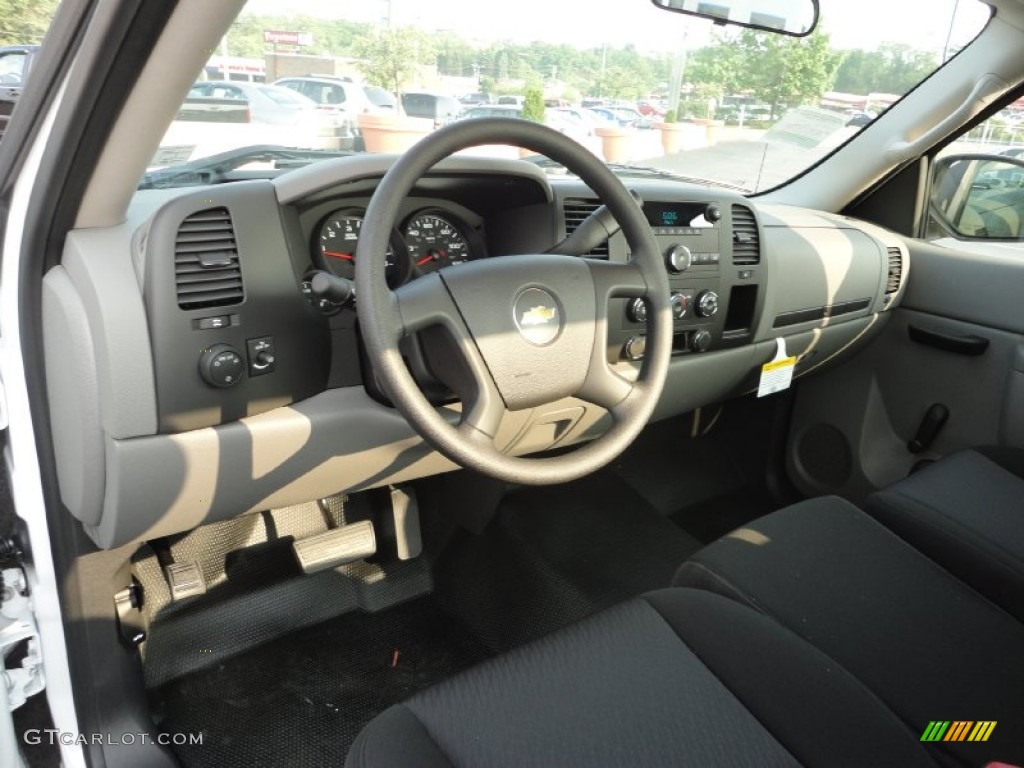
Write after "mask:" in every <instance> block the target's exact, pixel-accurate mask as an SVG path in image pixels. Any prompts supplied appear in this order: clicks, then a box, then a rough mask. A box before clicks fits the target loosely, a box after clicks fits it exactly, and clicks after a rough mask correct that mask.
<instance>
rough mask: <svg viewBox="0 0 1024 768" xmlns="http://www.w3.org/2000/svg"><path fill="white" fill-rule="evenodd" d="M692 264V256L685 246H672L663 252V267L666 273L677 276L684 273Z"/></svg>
mask: <svg viewBox="0 0 1024 768" xmlns="http://www.w3.org/2000/svg"><path fill="white" fill-rule="evenodd" d="M691 264H693V254H691V253H690V249H689V248H687V247H686V246H685V245H673V246H672V247H671V248H669V249H668V250H667V251H666V252H665V266H667V267H668V271H669V272H671V273H673V274H675V275H678V274H679V273H680V272H685V271H686V270H688V269H689V268H690V265H691Z"/></svg>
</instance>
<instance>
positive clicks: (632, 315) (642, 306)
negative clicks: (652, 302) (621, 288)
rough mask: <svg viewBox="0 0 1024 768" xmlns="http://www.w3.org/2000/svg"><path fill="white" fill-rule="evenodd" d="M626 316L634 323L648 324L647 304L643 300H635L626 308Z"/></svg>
mask: <svg viewBox="0 0 1024 768" xmlns="http://www.w3.org/2000/svg"><path fill="white" fill-rule="evenodd" d="M626 316H627V317H628V318H629V319H630V320H632V321H633V322H634V323H646V322H647V302H646V301H644V300H643V299H633V300H632V301H631V302H629V304H628V305H627V306H626Z"/></svg>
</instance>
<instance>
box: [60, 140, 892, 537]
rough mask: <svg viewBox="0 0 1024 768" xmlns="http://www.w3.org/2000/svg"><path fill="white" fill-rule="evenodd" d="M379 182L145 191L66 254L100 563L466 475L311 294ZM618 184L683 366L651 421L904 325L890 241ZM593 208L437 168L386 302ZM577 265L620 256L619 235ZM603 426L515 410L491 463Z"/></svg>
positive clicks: (457, 168)
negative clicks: (648, 253) (455, 472)
mask: <svg viewBox="0 0 1024 768" xmlns="http://www.w3.org/2000/svg"><path fill="white" fill-rule="evenodd" d="M389 162H390V161H389V160H388V159H387V158H386V157H382V156H372V155H366V156H355V157H351V158H340V159H337V160H328V161H324V162H320V163H316V164H313V165H310V166H307V167H305V168H302V169H299V170H295V171H291V172H289V173H287V174H284V175H282V176H280V177H278V178H275V179H273V180H266V179H263V180H250V181H241V182H234V183H231V184H224V185H219V186H216V187H207V188H193V189H173V190H152V191H145V192H140V193H138V194H137V196H136V200H135V202H134V204H133V206H132V210H131V215H130V217H129V219H128V221H126V222H125V223H124V224H123V225H120V226H118V227H112V228H109V229H107V230H82V231H73V232H71V233H70V234H69V237H68V240H67V244H66V248H65V254H64V259H63V262H62V264H61V265H60V266H58V267H55V268H54V269H53V270H51V272H50V273H48V274H47V276H46V278H45V280H44V301H43V315H44V334H45V336H46V345H45V347H46V350H47V370H48V371H58V370H59V371H62V372H63V373H64V374H70V375H61V376H51V377H49V380H48V388H49V398H50V405H51V410H52V413H53V432H54V443H55V445H56V446H57V453H58V456H57V466H58V478H59V483H60V489H61V495H62V500H63V502H64V504H65V506H67V507H68V509H69V510H70V511H71V512H72V513H73V514H74V515H75V516H76V517H78V518H79V519H80V520H81V521H82V522H83V524H84V526H85V529H86V531H87V532H88V533H89V534H90V535H91V536H92V537H93V539H94V540H95V541H96V543H97V544H99V545H100V546H103V547H111V546H119V545H122V544H125V543H128V542H133V541H140V540H144V539H146V538H152V537H154V536H159V535H167V534H170V533H177V532H181V531H185V530H188V529H190V528H192V527H194V526H195V525H198V524H202V523H204V522H212V521H215V520H219V519H224V518H226V517H230V516H234V515H237V514H241V513H244V512H248V511H255V510H260V509H266V508H269V507H274V506H283V505H287V504H293V503H300V502H305V501H309V500H310V499H316V498H322V497H324V496H328V495H330V494H333V493H337V492H339V491H352V490H358V489H363V488H370V487H377V486H381V485H388V484H392V483H400V482H403V481H406V480H410V479H413V478H416V477H422V476H426V475H430V474H436V473H439V472H444V471H449V470H451V469H454V468H455V467H454V465H453V464H451V462H449V461H448V460H447V459H445V458H444V457H442V456H440V455H439V454H437V453H436V452H435V451H433V449H432V448H431V447H430V446H429V445H426V444H425V443H424V442H423V441H422V440H421V439H420V438H419V437H418V436H417V435H416V434H415V433H414V432H412V430H411V428H410V427H409V426H408V424H406V423H405V421H404V419H403V418H402V417H401V416H400V415H399V414H398V413H397V412H396V411H395V410H394V409H393V408H392V407H391V406H390V403H389V402H388V398H387V395H386V393H384V392H383V391H382V390H381V388H380V387H379V386H377V383H376V379H375V376H374V373H373V363H372V360H369V359H368V358H367V355H366V353H365V351H364V349H363V346H362V343H361V339H360V334H359V328H358V319H357V316H356V312H355V306H354V304H353V302H352V301H351V300H345V301H339V300H336V298H332V296H331V295H326V294H324V293H323V292H322V291H318V290H316V289H315V285H316V283H315V281H314V279H313V278H314V277H316V276H317V275H318V273H320V272H327V273H329V274H330V275H332V276H334V277H335V278H342V279H344V280H351V279H352V278H353V276H354V265H355V258H356V245H357V243H358V239H359V234H360V229H361V227H362V223H363V219H364V216H365V212H366V207H367V205H368V202H369V200H370V197H371V196H372V193H373V191H374V189H375V187H376V185H377V183H378V182H379V180H380V178H381V177H382V176H383V174H384V173H385V172H386V170H387V168H388V167H389ZM624 181H625V183H626V185H627V186H628V187H630V188H631V189H632V190H633V191H634V192H636V193H637V194H638V195H639V197H640V198H641V199H642V201H643V211H644V215H645V217H646V218H647V221H648V223H649V225H650V226H651V229H652V233H653V235H654V238H655V240H656V241H657V243H658V247H659V250H660V252H661V253H662V255H663V258H664V264H665V270H666V272H667V275H668V278H669V280H668V282H669V289H670V301H671V306H672V312H673V324H674V335H673V362H672V364H671V366H670V372H669V377H668V381H667V382H666V387H665V392H664V395H663V396H662V399H661V401H660V403H659V406H658V409H657V411H656V418H661V417H666V416H669V415H672V414H677V413H683V412H686V411H689V410H692V409H694V408H698V407H702V406H706V405H709V404H713V403H717V402H721V401H723V400H725V399H728V398H730V397H735V396H738V395H742V394H744V393H747V392H750V391H754V390H756V389H757V386H758V380H759V376H760V372H761V367H762V366H763V365H764V364H765V363H767V362H769V361H770V360H772V359H773V358H774V357H775V356H776V354H777V353H778V350H779V348H780V346H784V347H785V349H786V350H787V354H788V355H792V356H795V357H796V358H797V367H796V375H797V376H802V375H807V374H810V373H812V372H813V371H815V370H818V369H819V368H821V367H823V366H826V365H830V364H833V363H835V362H837V361H839V360H841V359H844V358H845V357H846V356H848V355H850V354H852V353H853V352H854V351H856V350H857V349H860V348H861V347H862V346H863V345H864V344H866V343H868V342H869V340H870V339H871V338H873V336H874V335H875V334H876V333H877V332H878V331H879V330H880V329H881V327H882V326H883V324H884V322H885V320H886V317H887V315H886V313H887V311H888V310H889V309H891V308H892V307H894V306H896V305H897V304H898V303H899V300H900V298H901V296H902V292H903V289H904V284H905V277H906V274H907V270H908V269H909V264H908V261H907V250H906V247H905V245H904V244H903V243H902V242H901V241H900V239H899V238H898V237H897V236H895V235H893V234H891V233H889V232H886V231H884V230H881V229H879V228H877V227H874V226H872V225H868V224H865V223H863V222H857V221H853V220H850V219H846V218H843V217H838V216H833V215H828V214H824V213H820V212H816V211H810V210H804V209H794V208H786V207H775V206H768V205H763V204H758V203H756V202H755V201H752V200H750V199H747V198H745V197H743V196H741V195H738V194H735V193H732V192H728V191H724V190H718V189H711V188H707V187H701V186H695V185H688V184H682V183H678V182H674V181H668V180H663V179H646V178H639V179H624ZM598 206H599V201H598V200H597V199H596V198H595V197H594V195H593V193H591V192H590V190H588V189H587V188H586V187H585V186H584V185H583V184H582V183H581V182H579V181H578V180H577V179H575V178H569V177H551V176H548V175H546V174H545V173H544V172H543V171H542V170H540V169H539V168H537V167H536V166H534V165H533V164H531V163H528V162H524V161H514V160H508V161H500V160H485V159H480V158H469V157H466V158H461V157H456V158H450V159H449V160H447V161H445V162H444V163H442V164H440V165H439V166H437V167H436V168H435V169H433V170H432V171H431V173H430V174H428V175H427V176H425V177H424V178H423V179H421V180H420V182H419V183H418V184H417V186H416V187H415V188H414V189H413V191H412V193H411V194H410V195H409V196H408V198H407V199H406V200H404V201H403V202H402V206H401V214H400V216H399V218H398V222H397V224H396V226H395V228H394V231H393V232H392V235H391V238H390V247H389V248H388V250H387V252H386V253H382V254H379V255H377V256H375V257H374V258H380V259H382V260H383V261H384V262H385V263H386V264H387V278H388V282H389V283H390V284H391V285H392V286H397V285H400V284H404V283H407V282H409V281H414V280H417V279H419V278H421V277H422V276H424V275H427V274H430V273H432V272H436V271H439V270H457V269H460V268H461V267H463V266H464V265H465V264H467V263H469V262H472V261H475V260H480V259H491V258H516V255H517V254H529V253H541V252H544V251H546V250H548V249H549V248H551V247H552V246H554V245H555V244H556V243H558V242H559V241H561V240H562V239H564V238H565V237H566V236H567V235H568V234H570V233H571V232H572V231H573V230H574V229H575V228H576V227H577V226H579V225H580V223H581V222H582V221H583V220H584V219H586V218H587V216H589V215H590V214H591V213H592V212H593V211H594V210H595V209H596V208H597V207H598ZM581 257H585V258H591V259H601V260H607V261H610V262H618V263H625V262H627V261H628V260H629V259H630V253H629V250H628V247H627V244H626V241H625V239H624V237H622V235H621V234H616V235H613V236H612V237H610V238H609V239H608V240H607V241H606V242H604V243H603V244H601V245H600V246H598V247H597V248H595V250H594V251H592V252H590V253H588V254H581ZM354 300H355V301H358V285H356V286H355V299H354ZM612 302H613V303H612V305H611V307H610V310H609V318H610V321H609V324H608V331H607V342H606V355H607V359H608V361H609V363H611V364H612V365H614V366H616V367H617V368H618V369H619V370H620V372H621V373H622V374H623V375H624V376H626V377H629V376H630V375H635V372H636V370H638V364H639V362H640V361H642V359H643V357H644V353H645V350H644V347H645V322H644V321H645V318H646V305H645V304H644V302H642V301H639V300H627V299H613V300H612ZM495 309H496V311H500V308H497V307H496V308H495ZM406 353H407V354H406V357H407V361H408V364H409V367H410V369H411V370H412V372H413V373H414V375H415V376H416V378H417V381H419V382H420V383H421V386H422V388H423V390H424V392H425V393H426V394H427V395H428V396H429V397H430V398H431V400H432V401H433V402H434V403H435V405H436V406H437V407H438V408H442V409H445V410H447V411H449V412H450V413H451V414H452V418H456V417H457V412H458V409H459V407H460V406H459V403H458V402H457V400H456V399H455V398H454V396H453V395H452V394H451V393H450V392H448V391H447V390H446V388H445V387H444V386H443V385H442V384H441V383H440V381H439V379H438V377H437V376H436V375H435V372H434V371H432V370H431V368H430V365H429V363H428V362H427V361H426V360H425V359H424V357H423V356H422V354H420V351H419V349H418V346H417V345H416V344H415V342H412V341H410V342H409V344H408V346H407V348H406ZM607 423H608V421H607V415H606V414H605V413H604V411H603V410H601V409H600V408H596V407H595V406H592V405H590V404H588V403H585V402H583V401H580V400H578V399H575V398H567V399H564V400H560V401H558V402H555V403H550V404H547V405H544V406H540V407H536V408H528V409H523V410H520V411H510V412H508V413H507V415H506V420H505V422H503V424H502V428H501V430H500V432H499V435H498V440H497V442H498V443H499V445H501V446H502V449H503V450H505V451H506V452H508V453H511V454H515V455H525V454H529V453H533V452H536V451H542V450H549V449H552V448H561V447H565V446H569V445H572V444H574V443H578V442H582V441H586V440H589V439H592V438H593V437H595V436H596V435H598V434H600V433H601V432H602V431H603V430H604V429H605V428H606V426H607ZM154 478H156V479H154Z"/></svg>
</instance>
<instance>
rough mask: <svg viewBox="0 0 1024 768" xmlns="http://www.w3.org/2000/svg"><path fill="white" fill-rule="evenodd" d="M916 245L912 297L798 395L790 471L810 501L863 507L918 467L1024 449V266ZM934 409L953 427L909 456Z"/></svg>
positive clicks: (1010, 259)
mask: <svg viewBox="0 0 1024 768" xmlns="http://www.w3.org/2000/svg"><path fill="white" fill-rule="evenodd" d="M910 246H911V254H910V270H909V274H908V280H909V283H908V290H907V294H906V297H905V299H904V301H903V304H902V306H901V307H900V308H899V309H897V310H895V311H894V312H893V314H892V317H891V319H890V322H889V323H888V325H887V326H886V328H885V330H884V331H883V332H882V334H881V335H880V337H879V338H878V339H877V340H876V341H875V343H874V344H872V346H871V347H869V348H868V349H866V350H865V351H864V352H863V353H861V354H860V355H858V356H857V357H855V358H853V359H852V360H850V361H849V362H848V363H846V364H845V365H842V366H840V367H838V368H836V369H833V370H831V371H829V372H827V373H825V374H823V375H821V376H817V377H812V378H810V379H808V380H807V381H805V382H803V383H802V384H801V385H800V389H799V391H798V392H797V396H796V407H795V411H794V417H793V422H792V425H791V431H790V440H789V443H788V450H787V467H788V469H789V473H790V476H791V477H792V479H793V481H794V482H795V483H796V485H797V487H799V488H800V489H801V490H802V491H804V492H805V493H808V494H812V495H816V494H821V493H839V494H841V495H844V496H847V497H849V498H851V499H854V500H860V499H862V498H863V497H864V496H865V495H867V494H868V493H870V492H871V491H873V490H875V489H877V488H880V487H883V486H885V485H888V484H889V483H892V482H894V481H896V480H899V479H900V478H902V477H905V476H906V475H907V473H908V472H909V471H910V469H911V468H912V467H913V465H914V464H915V462H917V461H919V460H921V459H934V458H938V457H941V456H944V455H946V454H948V453H951V452H953V451H956V450H959V449H961V448H966V447H970V446H975V445H998V444H1002V445H1018V446H1022V447H1024V258H1014V257H998V256H979V255H977V254H965V253H959V252H956V251H952V250H947V249H943V248H939V247H936V246H931V245H927V244H924V243H915V242H912V243H911V244H910ZM935 403H941V404H943V405H945V406H946V407H947V408H948V409H949V418H948V420H947V422H946V423H945V426H944V427H943V428H942V429H941V430H940V432H939V433H938V436H937V437H936V438H935V440H934V442H933V443H932V444H931V445H930V446H929V447H928V448H927V449H926V450H925V451H922V452H920V453H917V454H915V453H912V452H911V451H910V450H909V449H908V447H907V443H908V442H909V441H910V440H911V438H913V437H914V436H915V434H916V433H917V431H918V428H919V426H920V424H921V422H922V419H923V418H924V415H925V413H926V412H927V411H928V409H929V408H930V407H931V406H932V405H933V404H935Z"/></svg>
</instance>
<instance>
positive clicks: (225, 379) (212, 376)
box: [199, 344, 245, 389]
mask: <svg viewBox="0 0 1024 768" xmlns="http://www.w3.org/2000/svg"><path fill="white" fill-rule="evenodd" d="M244 373H245V361H244V360H243V359H242V356H241V355H240V354H238V352H237V350H235V348H234V347H231V346H229V345H228V344H214V345H212V346H209V347H207V348H206V349H204V350H203V354H202V355H201V356H200V358H199V375H200V376H202V378H203V381H205V382H206V383H207V384H209V385H210V386H211V387H218V388H222V389H223V388H226V387H233V386H235V384H237V383H238V382H239V381H241V380H242V375H243V374H244Z"/></svg>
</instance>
